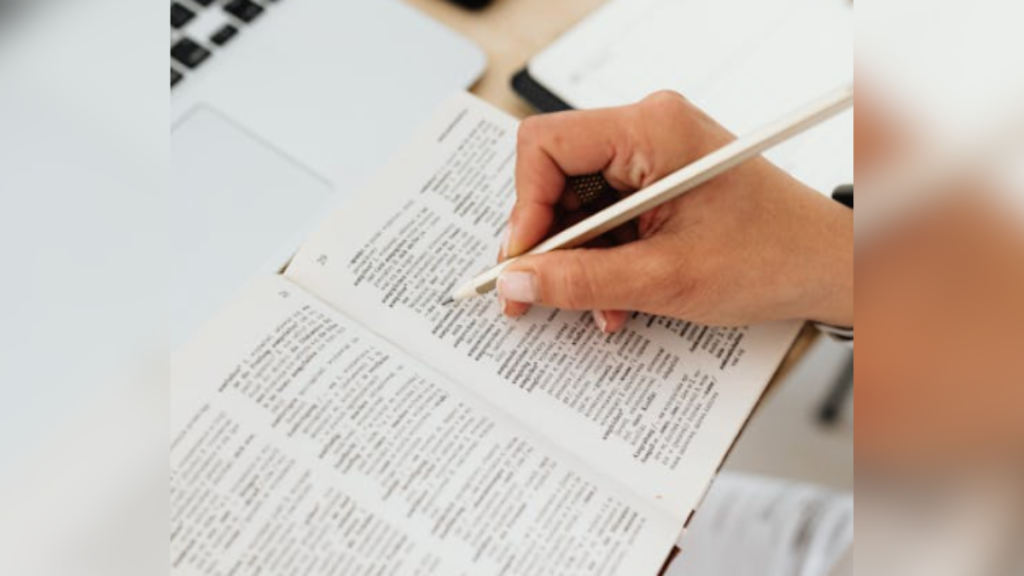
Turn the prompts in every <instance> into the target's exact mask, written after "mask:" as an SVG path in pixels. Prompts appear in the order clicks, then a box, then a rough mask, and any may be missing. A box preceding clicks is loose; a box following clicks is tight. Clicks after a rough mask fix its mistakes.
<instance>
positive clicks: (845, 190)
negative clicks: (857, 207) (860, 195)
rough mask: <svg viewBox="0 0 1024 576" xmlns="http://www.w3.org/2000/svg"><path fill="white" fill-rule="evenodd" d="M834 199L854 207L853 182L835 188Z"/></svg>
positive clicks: (848, 206)
mask: <svg viewBox="0 0 1024 576" xmlns="http://www.w3.org/2000/svg"><path fill="white" fill-rule="evenodd" d="M832 199H833V200H835V201H836V202H839V203H840V204H842V205H843V206H846V207H847V208H853V184H847V185H845V186H840V187H838V188H836V189H835V190H833V191H832Z"/></svg>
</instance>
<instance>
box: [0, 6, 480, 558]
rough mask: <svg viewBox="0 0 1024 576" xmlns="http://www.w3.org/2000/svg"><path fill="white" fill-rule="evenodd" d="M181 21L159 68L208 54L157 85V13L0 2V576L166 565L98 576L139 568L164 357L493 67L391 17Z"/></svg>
mask: <svg viewBox="0 0 1024 576" xmlns="http://www.w3.org/2000/svg"><path fill="white" fill-rule="evenodd" d="M438 1H441V0H438ZM179 4H180V6H181V7H182V8H184V9H186V10H188V12H189V14H191V16H190V15H189V14H186V13H185V12H183V11H182V10H181V9H175V8H173V6H174V4H173V3H172V4H171V8H170V9H171V10H172V25H171V29H172V31H171V34H170V36H171V40H170V43H171V50H174V46H175V45H176V43H177V42H178V41H180V40H181V39H183V38H189V39H191V40H192V41H193V42H194V43H195V44H197V45H198V46H199V47H201V48H202V49H203V50H205V51H207V52H208V54H206V55H204V56H201V58H198V59H197V56H196V54H192V55H191V56H189V57H188V58H185V57H184V56H183V53H182V50H183V49H182V48H180V47H179V48H178V52H177V55H178V56H182V58H184V60H182V59H176V58H175V57H174V54H172V55H171V57H170V58H169V59H170V60H171V62H170V65H169V67H170V68H171V71H172V72H171V75H172V77H173V76H174V72H177V73H179V74H180V75H181V77H180V78H179V79H178V80H177V82H176V83H175V84H174V85H173V87H171V86H170V85H169V83H168V80H167V75H168V56H167V55H166V54H167V53H166V52H165V51H164V50H166V48H164V47H163V46H164V45H163V40H162V39H158V38H157V35H158V34H163V26H164V25H165V24H164V22H165V20H163V18H166V16H164V15H165V14H166V12H163V10H166V9H167V8H163V6H162V5H161V6H159V8H160V12H157V11H156V9H155V7H154V4H153V3H150V2H140V1H139V0H87V1H82V0H77V1H67V0H22V1H20V2H19V1H18V0H0V93H2V94H3V98H2V100H3V106H0V158H3V160H2V161H0V164H2V167H3V169H2V170H0V198H2V199H3V208H2V209H0V261H2V262H3V270H4V272H3V273H2V275H0V278H2V282H0V284H2V288H0V319H2V321H0V459H2V461H3V462H4V466H0V509H2V510H3V511H4V513H3V515H2V516H3V517H2V518H0V540H2V541H3V542H4V543H5V545H4V550H3V552H2V553H0V573H4V574H48V573H61V574H64V573H75V574H92V573H95V574H112V573H114V574H120V573H130V574H144V573H153V572H154V570H156V569H159V568H160V567H163V566H166V565H165V564H164V559H165V558H166V557H165V556H164V554H165V550H166V547H164V551H157V552H156V556H157V557H156V558H155V559H156V560H158V562H157V564H156V566H155V568H154V569H153V570H149V569H137V567H133V569H132V570H124V571H120V572H119V571H117V570H114V571H112V570H110V569H106V568H108V567H107V566H105V564H106V562H107V561H108V560H110V561H111V562H114V563H116V562H122V563H126V562H130V561H131V559H130V558H128V556H132V555H137V554H135V553H136V552H138V553H139V554H141V555H142V556H143V557H144V560H150V558H149V557H148V552H150V550H148V549H147V548H146V547H145V546H143V545H142V544H141V542H142V541H143V540H146V538H147V537H148V536H146V535H148V534H152V532H149V531H148V530H149V528H150V526H149V524H145V522H148V521H149V510H148V508H147V507H146V506H144V505H139V504H138V502H140V501H141V502H142V503H143V504H145V503H146V502H150V501H158V500H159V499H158V498H157V499H150V498H146V497H145V496H146V492H145V489H148V487H150V486H153V487H155V489H158V490H159V491H160V493H161V494H165V492H163V491H164V490H166V484H164V480H165V478H166V476H165V475H164V473H163V472H161V470H165V468H162V466H163V467H165V466H166V460H165V459H164V458H165V456H164V455H163V452H160V451H159V450H154V446H163V445H164V444H163V442H164V441H165V439H166V428H164V426H165V422H166V418H165V415H166V407H165V406H162V405H161V404H162V402H161V400H162V399H163V398H166V378H167V372H166V367H165V365H166V362H167V346H168V345H169V346H171V347H176V346H177V344H179V343H180V342H182V341H184V340H185V339H187V338H188V337H189V335H190V334H192V333H193V332H194V331H195V330H196V328H198V326H199V325H200V324H201V323H202V322H204V321H205V320H206V319H207V318H209V317H210V316H211V315H212V313H213V311H215V310H216V309H218V308H219V307H220V306H221V305H222V303H223V302H224V301H226V300H227V299H228V298H230V296H231V294H232V293H233V292H234V291H236V290H237V289H238V288H240V287H241V286H242V285H243V284H244V283H245V282H246V281H247V280H248V279H249V278H250V277H253V276H258V275H262V274H266V273H268V272H274V271H276V270H279V269H280V268H281V267H282V266H283V265H284V264H285V263H286V262H287V260H288V258H289V257H290V256H291V253H292V251H293V250H294V249H295V248H297V247H298V245H299V242H300V241H301V240H302V239H303V237H304V236H306V235H307V233H308V232H310V231H311V230H312V229H313V228H314V227H315V226H316V225H317V223H318V221H319V220H320V219H321V218H323V217H325V216H326V215H327V212H328V211H329V210H330V209H331V208H333V207H336V206H339V205H342V204H343V203H344V201H345V199H346V198H349V197H352V196H354V195H355V194H357V193H358V191H359V190H360V188H361V185H362V184H361V183H362V182H364V181H365V180H367V178H369V177H370V176H371V175H372V174H373V172H374V171H375V170H376V169H377V167H378V166H381V165H384V164H385V163H386V162H387V160H388V157H389V155H390V151H391V150H392V149H393V148H397V147H398V146H399V145H400V143H402V142H403V141H404V140H405V139H406V138H407V136H408V135H409V134H410V133H412V132H413V131H414V130H415V129H416V127H417V124H419V123H420V121H421V120H422V119H425V118H426V117H427V116H428V115H429V113H430V112H431V111H432V110H433V109H434V108H435V107H436V106H437V105H438V104H439V103H440V102H441V100H443V99H444V98H446V97H447V96H449V95H450V94H451V93H452V92H453V91H456V90H461V89H465V88H467V87H469V86H470V85H471V84H472V83H473V82H474V81H475V79H476V78H477V77H478V76H479V75H480V73H481V72H482V70H483V68H484V65H485V59H484V56H483V54H482V53H481V51H480V50H479V49H478V48H477V47H476V46H474V45H473V44H471V43H470V42H468V41H466V40H465V39H464V38H462V37H460V36H458V35H457V34H454V33H453V32H451V31H450V30H448V29H446V28H444V27H443V26H441V25H440V24H438V23H437V22H435V21H433V20H431V19H429V18H428V17H426V16H424V15H423V14H421V13H419V12H417V11H416V10H414V9H412V8H410V7H408V6H406V5H405V4H404V3H402V2H400V1H399V0H278V1H276V2H275V1H271V0H266V1H264V0H256V1H254V2H249V3H244V2H232V1H230V0H212V1H208V2H206V1H201V2H193V1H191V0H181V1H180V2H179ZM174 11H176V12H177V15H175V14H174ZM161 12H162V14H161ZM175 19H177V22H176V23H177V26H175ZM227 26H230V27H231V28H232V29H234V32H233V33H232V32H225V31H224V30H226V29H227V28H226V27H227ZM226 34H231V38H230V39H228V38H227V37H226V36H225V35H226ZM214 35H216V36H217V37H216V38H214V37H213V36H214ZM186 47H189V45H186ZM189 58H190V59H189ZM200 60H201V61H200ZM165 98H166V99H168V100H165ZM164 114H166V115H168V116H169V130H168V124H167V122H168V120H164V119H163V118H162V115H164ZM168 133H169V136H170V138H169V140H170V144H169V149H170V154H171V157H172V159H171V166H170V170H169V174H168V161H167V158H168V152H167V151H168ZM169 175H170V178H168V176H169ZM168 181H170V183H168ZM164 317H166V318H167V319H168V321H169V323H170V326H169V331H168V330H165V328H164V326H163V325H159V326H158V324H160V323H161V322H163V318H164ZM167 340H169V342H166V341H167ZM154 442H155V444H154ZM140 474H141V475H143V476H145V477H147V478H151V479H153V480H154V482H153V483H152V484H150V483H147V482H142V483H141V484H140V478H139V476H140ZM65 480H66V481H67V483H68V484H71V483H73V484H74V486H70V485H66V484H65V483H64V481H65ZM131 495H138V496H139V498H134V499H133V498H128V496H131ZM124 498H127V500H129V501H127V502H125V501H122V500H123V499H124ZM164 502H166V500H164ZM164 514H166V510H165V511H164ZM136 516H138V517H139V518H138V519H136ZM154 518H156V519H159V518H160V516H159V510H157V511H156V513H155V516H154ZM144 524H145V525H144ZM156 530H157V532H159V533H163V531H164V530H166V525H165V524H163V523H159V525H157V526H156ZM146 541H147V542H148V540H146ZM154 541H155V540H154ZM89 562H93V563H95V564H99V565H101V567H102V568H104V569H102V570H101V569H97V570H94V571H89V570H88V569H86V567H85V566H84V565H85V564H87V563H89ZM47 566H48V567H49V568H50V569H47Z"/></svg>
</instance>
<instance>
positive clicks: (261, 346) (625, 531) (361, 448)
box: [170, 276, 679, 576]
mask: <svg viewBox="0 0 1024 576" xmlns="http://www.w3.org/2000/svg"><path fill="white" fill-rule="evenodd" d="M171 400H172V404H171V444H170V471H171V473H170V522H171V526H170V532H171V534H170V565H171V572H172V573H173V574H188V575H203V576H207V575H209V576H214V575H221V574H256V573H263V574H274V575H277V576H291V575H296V576H297V575H304V574H317V575H325V576H329V575H339V576H341V575H344V576H364V575H365V576H370V575H374V576H376V575H378V574H408V575H413V576H428V575H437V576H458V575H473V576H478V575H483V576H487V575H495V576H497V575H499V574H500V575H522V576H532V575H535V574H597V575H604V576H634V575H643V574H651V575H653V574H655V573H656V572H657V571H658V569H659V568H660V567H661V565H662V564H663V563H664V561H665V558H666V556H667V553H668V551H669V550H671V548H672V543H673V541H674V539H675V538H676V537H677V536H678V533H679V526H678V522H677V521H676V520H675V519H673V518H672V517H671V516H670V515H669V514H666V513H665V512H664V511H662V510H659V509H658V508H657V507H655V506H652V505H651V504H650V503H648V502H645V501H644V500H643V499H641V498H639V497H637V496H635V495H634V494H633V493H632V492H631V491H630V490H628V489H626V488H624V487H622V486H619V485H616V484H615V482H613V481H610V480H608V479H607V478H605V477H603V476H602V475H601V474H600V473H596V472H594V471H593V470H591V469H589V468H588V467H587V466H586V465H585V464H584V463H582V462H581V461H580V460H579V459H577V458H575V457H573V456H571V455H569V454H567V453H565V452H564V451H562V450H560V449H558V448H557V447H554V446H553V445H551V444H550V443H549V442H547V441H545V440H544V439H543V438H541V437H540V436H538V435H537V434H536V433H534V432H532V431H530V430H528V429H525V428H523V427H522V425H520V424H518V423H516V422H515V421H513V420H511V419H509V418H508V417H507V416H505V415H504V414H502V413H501V412H500V411H498V410H495V409H493V408H490V407H489V406H488V405H487V404H486V403H484V402H482V401H480V400H479V399H477V398H476V397H475V396H474V394H472V393H470V392H467V391H465V390H463V389H462V388H460V387H459V386H458V385H457V384H455V383H453V382H451V381H450V380H448V379H446V378H444V377H443V376H441V375H438V374H437V373H436V372H434V371H432V370H430V369H429V368H427V367H425V366H423V365H421V364H420V363H418V362H416V361H414V360H412V359H410V358H408V357H407V356H406V355H405V354H404V353H403V352H401V351H399V350H397V349H396V348H395V347H394V346H392V345H390V344H388V343H386V342H384V341H383V340H381V339H380V338H378V337H377V336H375V335H373V334H372V333H370V332H369V331H367V330H366V329H364V328H362V327H360V326H358V325H357V324H355V323H354V322H352V321H350V320H348V319H346V318H345V317H344V316H342V315H341V314H339V313H338V312H337V311H335V310H333V309H332V308H331V307H330V306H328V305H327V304H325V303H323V302H321V301H319V300H317V299H315V298H314V297H312V296H310V295H308V294H306V293H305V292H304V291H302V290H301V289H300V288H298V287H297V286H295V285H294V284H292V283H290V282H289V281H288V280H286V279H284V278H282V277H280V276H276V277H268V278H264V279H262V280H260V281H258V282H256V283H255V284H254V285H252V286H250V287H248V288H247V289H245V290H243V291H242V293H241V294H240V295H239V296H238V297H237V298H235V299H234V300H232V301H231V302H230V303H229V305H228V306H227V307H226V308H225V309H224V310H223V311H222V312H221V314H219V315H218V317H217V318H215V319H214V320H213V321H212V322H211V323H210V324H209V325H207V326H206V327H204V329H203V330H202V331H201V332H200V334H199V335H198V337H197V338H195V339H194V340H193V341H191V342H190V343H189V344H187V345H186V347H184V348H183V349H182V350H180V351H179V352H178V353H177V354H176V355H175V356H174V357H173V358H172V394H171Z"/></svg>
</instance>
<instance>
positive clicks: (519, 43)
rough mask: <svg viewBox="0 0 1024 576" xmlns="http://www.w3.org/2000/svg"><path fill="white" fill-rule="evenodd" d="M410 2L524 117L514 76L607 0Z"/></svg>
mask: <svg viewBox="0 0 1024 576" xmlns="http://www.w3.org/2000/svg"><path fill="white" fill-rule="evenodd" d="M404 1H405V2H406V3H408V4H410V5H412V6H415V7H416V8H419V9H420V10H422V11H424V12H426V13H427V14H430V15H431V16H433V17H434V18H436V19H437V20H439V21H440V22H442V23H444V24H445V25H447V26H448V27H449V28H452V29H453V30H456V31H457V32H459V33H461V34H463V35H464V36H466V37H467V38H470V39H471V40H473V41H474V42H476V44H477V45H478V46H480V47H481V48H483V50H484V52H486V53H487V58H488V65H487V71H486V72H484V75H483V77H482V78H481V79H480V81H479V82H478V83H477V84H476V86H474V87H473V89H472V92H473V93H474V94H476V95H477V96H479V97H481V98H483V99H484V100H486V101H488V102H490V103H491V104H494V105H495V106H497V107H498V108H501V109H502V110H505V111H506V112H508V113H510V114H512V115H514V116H516V117H518V118H525V117H526V116H529V115H530V114H533V113H534V110H533V109H532V108H531V107H530V106H529V105H528V104H527V103H526V102H524V101H523V100H522V99H521V98H520V97H519V96H518V95H516V93H515V92H513V91H512V87H511V84H510V81H511V79H512V76H513V75H514V74H515V73H516V72H518V71H519V70H521V69H522V68H523V66H525V65H526V62H527V61H528V60H529V59H530V58H532V57H533V56H534V55H535V54H537V53H538V52H540V51H542V50H543V49H544V48H546V47H547V46H548V45H549V44H551V43H552V42H554V41H555V39H557V38H558V37H559V36H561V35H562V34H563V33H565V32H566V31H567V30H569V29H570V28H572V27H573V26H574V25H576V24H577V23H578V22H579V21H580V20H582V19H583V18H584V17H585V16H586V15H587V14H589V13H590V12H592V11H593V10H594V9H596V8H598V7H599V6H601V5H602V4H604V2H605V0H494V4H493V5H491V6H490V7H488V8H486V9H484V10H480V11H472V10H465V9H463V8H460V7H458V6H456V5H455V4H452V3H451V2H448V1H447V0H404ZM817 338H818V332H817V331H816V330H814V329H813V328H811V327H810V326H804V329H803V330H802V331H801V332H800V336H799V337H798V338H797V340H796V342H795V343H794V344H793V347H792V348H791V349H790V351H789V354H788V355H787V356H786V359H785V360H783V362H782V365H781V366H780V367H779V370H778V371H777V372H776V374H775V377H774V378H773V379H772V383H771V385H770V387H769V388H774V387H775V386H776V385H777V384H778V382H779V381H780V380H782V379H783V378H784V377H785V376H786V374H788V373H789V372H790V370H792V369H793V366H795V365H796V364H797V363H798V362H799V361H800V359H801V358H803V356H804V354H805V353H806V352H807V350H808V349H809V348H810V347H811V345H812V344H813V343H814V341H815V340H816V339H817ZM823 392H824V388H823Z"/></svg>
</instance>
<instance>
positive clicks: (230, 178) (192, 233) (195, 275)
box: [167, 106, 338, 348]
mask: <svg viewBox="0 0 1024 576" xmlns="http://www.w3.org/2000/svg"><path fill="white" fill-rule="evenodd" d="M171 163H172V166H171V200H170V204H171V207H170V208H171V214H170V218H168V220H167V221H168V223H169V225H170V230H171V232H170V234H171V238H170V244H169V246H168V251H169V254H170V256H169V259H170V262H169V265H170V267H169V271H170V274H169V275H168V277H169V278H170V281H171V283H172V285H171V286H170V287H169V288H170V290H169V292H168V293H169V295H170V297H171V303H170V308H169V310H168V312H169V318H168V321H169V330H170V337H171V345H172V348H173V347H175V346H177V345H178V344H180V343H182V342H184V341H185V340H186V339H187V338H188V337H189V336H190V335H191V333H192V332H194V331H195V330H196V329H197V328H198V327H199V326H200V325H201V324H202V322H203V321H204V320H205V319H206V318H209V317H211V316H212V315H213V314H214V313H215V312H216V311H217V309H218V308H220V306H221V305H223V303H224V302H225V301H226V300H227V299H228V298H230V297H231V295H232V294H233V293H234V292H235V291H236V290H238V289H239V288H240V287H241V286H242V285H243V284H244V283H245V282H246V281H248V280H249V279H251V278H253V277H254V276H256V275H258V274H273V273H276V272H277V271H278V270H280V268H281V267H282V266H283V265H284V264H285V263H286V262H287V260H288V258H289V257H290V256H291V255H292V254H293V253H294V251H295V250H296V249H297V248H298V246H299V244H300V243H301V241H302V240H303V239H304V237H305V236H306V235H308V234H309V232H310V231H311V230H312V229H313V228H314V227H315V225H316V223H317V222H318V221H319V220H320V219H322V218H324V217H325V216H326V214H327V212H328V211H329V209H330V207H331V206H333V205H334V204H335V202H336V201H337V200H338V195H337V194H335V193H334V190H333V187H332V186H331V185H330V184H329V183H328V182H327V181H326V180H325V179H323V178H321V177H319V176H318V175H316V174H314V173H313V172H311V171H309V170H308V169H306V168H305V167H303V166H301V165H299V164H297V163H296V162H295V161H293V160H292V159H290V158H288V157H287V156H285V155H284V154H283V153H282V152H280V151H278V150H276V149H274V148H272V147H271V146H270V145H268V144H267V143H265V142H263V141H262V140H260V139H258V138H257V137H256V136H254V135H252V134H249V133H248V132H246V131H245V130H244V129H243V128H241V127H240V126H238V125H236V124H234V123H233V122H232V121H230V120H229V119H228V118H227V117H226V116H224V115H222V114H221V113H219V112H217V111H215V110H213V109H211V108H209V107H205V106H199V107H196V108H195V109H193V110H192V111H191V112H190V113H189V114H187V115H186V116H185V117H184V118H183V119H182V120H181V121H180V122H179V123H178V124H177V125H176V126H175V127H174V128H173V129H172V134H171Z"/></svg>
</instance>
